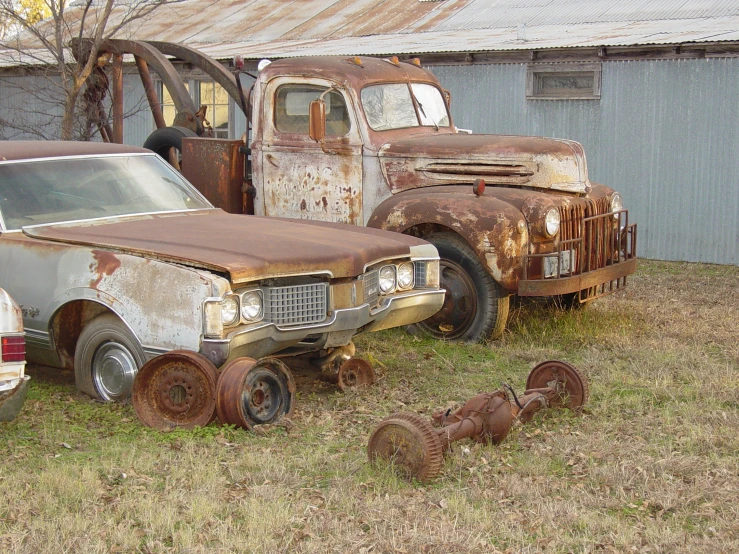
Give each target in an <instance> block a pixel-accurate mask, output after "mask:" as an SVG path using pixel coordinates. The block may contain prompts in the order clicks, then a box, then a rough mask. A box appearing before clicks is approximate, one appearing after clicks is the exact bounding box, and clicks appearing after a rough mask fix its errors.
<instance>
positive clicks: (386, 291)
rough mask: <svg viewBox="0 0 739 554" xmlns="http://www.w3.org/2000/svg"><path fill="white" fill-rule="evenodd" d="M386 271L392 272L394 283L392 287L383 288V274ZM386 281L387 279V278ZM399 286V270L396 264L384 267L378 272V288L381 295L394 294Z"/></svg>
mask: <svg viewBox="0 0 739 554" xmlns="http://www.w3.org/2000/svg"><path fill="white" fill-rule="evenodd" d="M386 270H387V271H390V272H392V282H391V285H390V286H388V287H383V285H382V282H383V275H382V274H383V272H385V271H386ZM385 279H387V277H385ZM397 285H398V270H397V267H396V266H395V265H394V264H392V265H384V266H382V267H381V268H380V269H379V270H378V271H377V286H378V287H379V288H380V294H392V293H394V292H395V289H396V288H397Z"/></svg>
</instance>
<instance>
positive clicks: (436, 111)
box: [362, 83, 449, 131]
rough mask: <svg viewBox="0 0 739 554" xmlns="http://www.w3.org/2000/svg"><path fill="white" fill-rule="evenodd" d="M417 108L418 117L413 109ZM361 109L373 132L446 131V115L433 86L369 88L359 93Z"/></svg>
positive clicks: (383, 85)
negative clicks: (423, 128) (415, 105)
mask: <svg viewBox="0 0 739 554" xmlns="http://www.w3.org/2000/svg"><path fill="white" fill-rule="evenodd" d="M411 91H412V92H413V97H415V99H416V104H418V114H416V110H415V109H414V107H413V98H412V97H411ZM362 108H364V113H365V115H366V116H367V122H368V123H369V126H370V127H371V128H372V129H373V130H374V131H386V130H388V129H401V128H404V127H419V126H432V127H449V114H448V113H447V111H446V104H445V103H444V98H443V97H442V96H441V92H439V89H437V88H436V87H435V86H433V85H429V84H426V83H411V86H410V88H408V85H407V84H405V83H394V84H382V85H371V86H368V87H364V88H363V89H362Z"/></svg>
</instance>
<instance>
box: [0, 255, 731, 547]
mask: <svg viewBox="0 0 739 554" xmlns="http://www.w3.org/2000/svg"><path fill="white" fill-rule="evenodd" d="M738 283H739V268H737V267H717V266H702V265H692V264H674V263H659V262H643V263H642V265H641V267H640V269H639V272H638V274H637V275H636V276H635V277H634V278H633V280H632V282H631V283H630V287H629V288H628V289H627V290H626V292H624V293H619V294H618V295H614V296H612V297H609V298H605V299H601V300H599V301H597V302H596V303H594V304H593V305H592V306H590V307H588V308H587V309H584V310H581V311H573V312H564V311H560V310H556V309H553V308H551V307H549V308H543V307H538V306H535V305H525V306H523V307H518V308H517V309H516V310H515V311H514V314H513V321H512V325H511V329H510V331H509V332H508V333H507V334H506V336H505V337H504V339H503V340H502V341H501V342H500V343H497V344H494V345H488V346H485V345H461V346H460V345H450V344H444V343H440V342H433V341H427V340H419V339H417V338H414V337H410V336H408V335H406V334H405V333H403V332H402V331H393V332H384V333H379V334H374V335H370V336H367V337H363V338H362V339H361V340H360V341H359V342H358V350H359V352H360V354H361V355H363V356H365V357H367V358H369V359H370V360H372V361H373V362H374V363H375V365H376V368H377V370H378V373H379V376H380V380H379V382H378V383H377V384H376V385H374V386H373V387H371V388H368V389H365V390H361V391H358V392H354V393H350V394H341V393H340V392H338V391H336V390H335V389H333V388H332V387H331V386H329V385H325V384H321V383H317V382H314V381H312V380H309V379H308V378H302V379H299V399H298V403H299V406H298V410H297V412H296V414H295V417H294V418H293V421H292V425H290V426H281V427H275V428H270V429H267V430H263V431H262V432H260V433H258V434H257V433H247V432H243V431H240V430H234V429H232V428H228V427H218V426H213V425H212V426H210V427H208V428H205V429H200V430H197V431H194V432H176V433H170V434H164V433H159V432H156V431H153V430H150V429H146V428H143V427H141V426H140V425H139V424H138V422H137V420H136V417H135V414H134V413H133V410H132V409H131V407H130V406H120V405H119V406H109V405H100V404H96V403H93V402H91V401H89V400H87V399H85V398H84V397H81V396H79V395H77V394H76V393H75V391H74V387H73V383H72V379H71V377H70V376H68V375H66V374H65V375H63V376H62V377H61V378H51V377H50V376H49V374H48V372H46V371H43V370H42V369H40V368H38V369H36V370H32V372H33V374H34V375H35V378H34V380H33V381H32V384H33V388H32V389H31V393H30V398H29V401H28V402H27V405H26V406H25V408H24V410H23V412H22V413H21V417H20V419H19V420H18V421H16V422H14V423H12V424H2V427H0V445H3V447H4V448H3V449H2V452H3V456H4V458H5V460H4V462H5V463H4V465H3V466H2V470H0V497H1V498H2V499H3V500H2V502H0V551H2V552H29V553H31V552H32V553H37V552H38V553H42V552H54V553H56V552H145V553H154V552H193V553H195V552H268V553H272V552H287V551H289V552H299V553H303V552H305V553H307V552H320V553H324V552H341V553H343V552H357V553H359V552H362V553H364V552H366V553H370V552H373V553H379V552H382V553H385V552H387V553H390V552H408V553H417V552H426V553H440V554H441V553H443V554H449V553H456V552H471V551H478V552H497V551H501V552H505V551H509V552H517V553H518V552H669V553H673V552H691V553H693V552H712V553H715V552H727V553H728V552H739V513H738V512H739V503H737V499H739V457H738V456H737V452H739V438H738V434H739V410H738V409H737V408H738V407H739V402H738V400H737V399H738V393H739V295H737V293H736V288H737V284H738ZM548 358H559V359H565V360H568V361H570V362H572V363H574V364H575V365H576V366H578V367H579V368H580V369H582V370H583V371H584V372H586V373H587V374H588V375H589V377H590V383H591V402H590V404H589V407H588V409H587V410H586V412H585V414H584V415H583V416H581V417H574V416H572V415H571V414H569V413H568V412H565V411H549V412H546V413H543V414H541V415H539V416H537V418H535V420H534V421H533V422H532V423H530V424H528V425H527V426H524V427H518V428H516V429H514V431H513V432H512V433H511V436H510V437H509V439H508V440H507V441H506V442H505V443H504V444H503V445H501V446H499V447H492V446H489V447H485V446H481V445H477V444H473V443H470V442H463V443H456V444H455V447H454V449H453V451H452V453H451V454H450V455H449V456H447V459H446V465H445V468H444V472H443V475H442V477H441V478H440V479H439V480H437V481H436V482H434V483H431V484H426V485H420V484H417V483H406V482H404V481H402V480H401V479H398V478H397V477H396V476H395V475H394V474H393V473H392V471H390V470H389V469H388V468H372V467H370V466H369V465H368V464H367V463H366V453H365V446H366V441H367V438H368V436H369V434H370V433H371V431H372V429H373V428H374V426H375V425H376V424H377V423H378V422H379V421H380V420H381V419H382V418H384V417H386V416H387V415H389V414H390V413H393V412H395V411H412V412H419V413H422V414H430V413H431V412H432V411H435V410H437V409H440V408H445V407H453V406H455V405H457V404H459V403H460V402H462V401H464V400H466V399H467V398H469V397H470V396H472V395H473V394H475V393H477V392H480V391H483V390H493V389H496V388H497V387H498V386H499V384H500V382H501V381H507V382H509V383H511V384H513V385H514V386H515V387H516V388H522V387H523V384H524V382H525V378H526V375H527V374H528V371H529V370H530V369H531V367H532V366H533V364H534V363H536V362H538V361H541V360H543V359H548Z"/></svg>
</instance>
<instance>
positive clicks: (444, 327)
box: [418, 233, 509, 341]
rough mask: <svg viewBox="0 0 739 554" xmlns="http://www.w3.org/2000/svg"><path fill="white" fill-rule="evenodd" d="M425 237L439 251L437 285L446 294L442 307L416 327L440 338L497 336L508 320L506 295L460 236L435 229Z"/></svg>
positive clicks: (507, 297)
mask: <svg viewBox="0 0 739 554" xmlns="http://www.w3.org/2000/svg"><path fill="white" fill-rule="evenodd" d="M424 238H425V239H426V240H427V241H429V242H430V243H431V244H433V245H434V246H436V249H437V250H438V251H439V257H440V263H439V271H440V277H441V284H440V285H441V288H443V289H445V290H446V295H445V297H444V305H443V306H442V307H441V310H439V311H438V312H437V313H436V315H434V316H432V317H430V318H429V319H427V320H426V321H423V322H421V323H419V324H418V327H419V328H420V329H421V330H422V331H423V332H424V333H426V334H428V335H430V336H432V337H434V338H440V339H442V338H443V339H448V340H465V341H480V340H485V339H497V338H500V336H501V335H502V334H503V331H504V329H505V326H506V321H507V320H508V308H509V296H508V295H506V294H504V293H503V291H502V289H501V287H500V285H498V283H496V282H495V280H493V278H492V277H491V276H490V274H489V273H488V272H487V270H486V269H485V267H484V266H483V264H482V263H481V262H480V260H479V259H478V257H477V255H476V254H475V252H474V251H473V250H472V248H470V246H469V245H468V244H467V243H466V242H465V241H464V240H462V239H461V238H460V237H458V236H457V235H453V234H451V233H438V234H434V235H430V236H428V237H424Z"/></svg>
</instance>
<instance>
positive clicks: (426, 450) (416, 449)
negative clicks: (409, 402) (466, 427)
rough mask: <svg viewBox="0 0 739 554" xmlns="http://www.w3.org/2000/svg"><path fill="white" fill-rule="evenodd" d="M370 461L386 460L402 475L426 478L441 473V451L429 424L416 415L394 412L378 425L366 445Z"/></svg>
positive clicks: (442, 457)
mask: <svg viewBox="0 0 739 554" xmlns="http://www.w3.org/2000/svg"><path fill="white" fill-rule="evenodd" d="M367 455H368V457H369V459H370V462H375V461H376V460H378V459H382V460H386V461H388V462H390V463H392V464H393V465H394V467H395V468H396V469H398V470H400V472H401V473H402V474H404V476H405V477H408V478H415V479H417V480H418V481H429V480H431V479H433V478H434V477H436V476H437V475H439V473H441V468H442V465H443V463H444V454H443V451H442V447H441V441H440V440H439V435H438V434H437V433H436V431H435V430H434V428H433V427H432V426H431V423H429V422H428V421H426V420H425V419H423V418H421V417H419V416H417V415H416V414H406V413H397V414H393V415H392V416H390V417H389V418H387V419H386V420H384V421H383V422H381V423H380V425H378V427H377V429H375V431H374V432H373V433H372V436H371V437H370V440H369V443H368V444H367Z"/></svg>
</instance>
